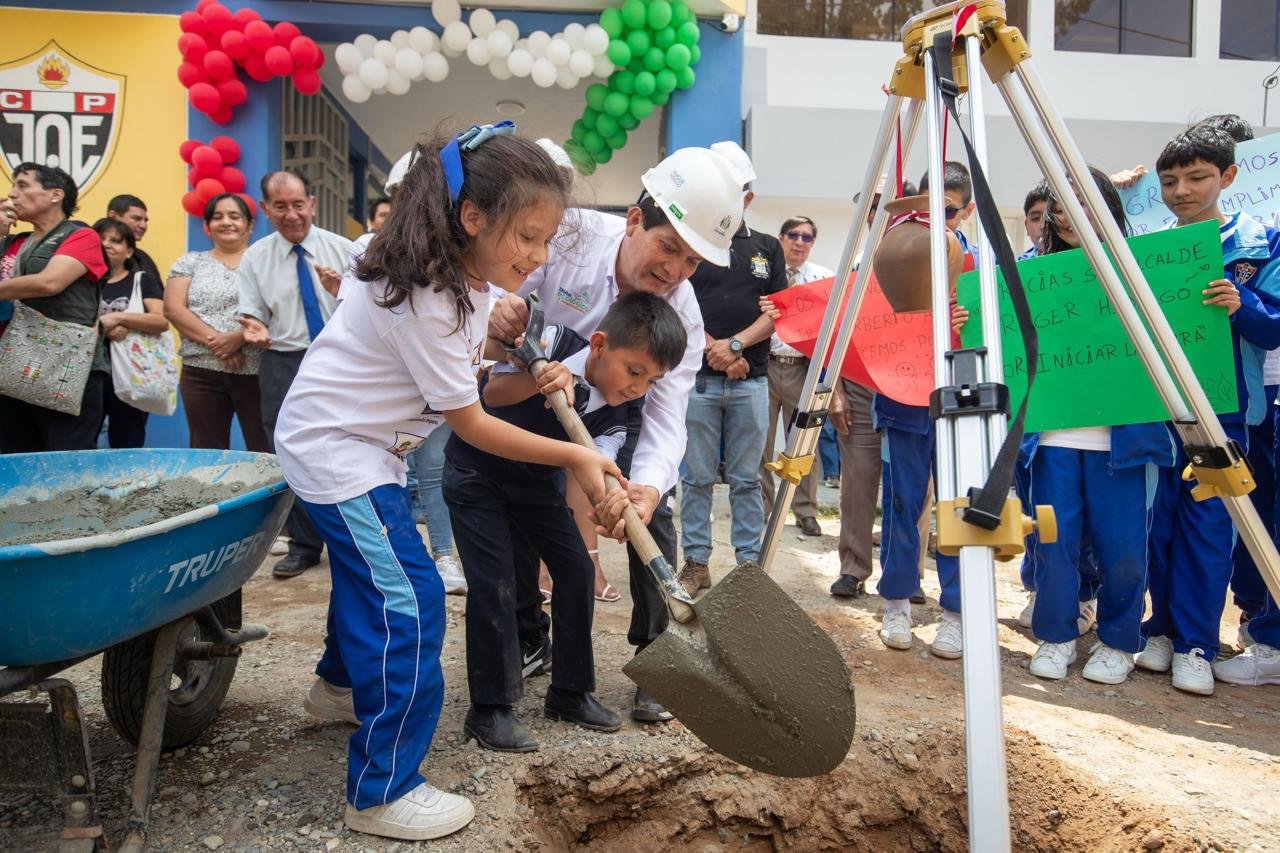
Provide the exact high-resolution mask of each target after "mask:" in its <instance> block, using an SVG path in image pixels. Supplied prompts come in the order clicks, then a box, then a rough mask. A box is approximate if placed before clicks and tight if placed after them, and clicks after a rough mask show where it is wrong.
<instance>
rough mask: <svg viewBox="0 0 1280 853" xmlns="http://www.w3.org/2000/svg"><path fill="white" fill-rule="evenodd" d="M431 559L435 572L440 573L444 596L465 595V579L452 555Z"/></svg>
mask: <svg viewBox="0 0 1280 853" xmlns="http://www.w3.org/2000/svg"><path fill="white" fill-rule="evenodd" d="M433 559H434V560H435V561H436V571H437V572H439V573H440V580H442V581H444V593H445V595H466V594H467V578H466V576H465V575H464V574H462V569H461V568H460V567H459V566H458V561H457V560H455V559H454V558H453V555H452V554H442V555H441V556H439V557H435V558H433Z"/></svg>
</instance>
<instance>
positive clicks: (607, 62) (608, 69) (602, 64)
mask: <svg viewBox="0 0 1280 853" xmlns="http://www.w3.org/2000/svg"><path fill="white" fill-rule="evenodd" d="M616 70H617V66H615V65H614V64H613V60H612V59H610V58H609V57H607V56H597V57H596V58H595V67H593V68H592V69H591V73H592V74H594V75H596V76H597V77H608V76H609V75H610V74H612V73H613V72H614V71H616Z"/></svg>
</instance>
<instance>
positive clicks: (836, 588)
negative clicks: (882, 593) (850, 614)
mask: <svg viewBox="0 0 1280 853" xmlns="http://www.w3.org/2000/svg"><path fill="white" fill-rule="evenodd" d="M831 594H832V595H835V596H839V597H840V598H861V597H862V596H864V595H866V594H867V588H866V586H865V585H864V583H863V582H862V581H860V580H858V579H857V578H855V577H854V576H853V575H841V576H840V577H838V578H836V580H835V583H833V584H831Z"/></svg>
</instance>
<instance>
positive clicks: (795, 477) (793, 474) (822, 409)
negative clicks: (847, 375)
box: [764, 383, 831, 486]
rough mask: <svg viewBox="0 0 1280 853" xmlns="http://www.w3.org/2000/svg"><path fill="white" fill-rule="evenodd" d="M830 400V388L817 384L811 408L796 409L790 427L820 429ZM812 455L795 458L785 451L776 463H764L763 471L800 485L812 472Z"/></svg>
mask: <svg viewBox="0 0 1280 853" xmlns="http://www.w3.org/2000/svg"><path fill="white" fill-rule="evenodd" d="M830 400H831V388H829V387H828V386H827V385H826V384H824V383H819V384H818V387H816V388H815V389H814V391H813V399H812V401H811V405H812V406H813V408H810V409H802V408H800V407H799V406H797V407H796V410H795V413H794V414H793V415H792V416H791V423H790V425H789V428H790V427H796V428H798V429H801V430H807V429H822V425H823V424H825V423H826V422H827V415H828V414H829V409H828V407H827V406H828V403H829V402H830ZM813 459H814V453H813V452H812V451H810V452H808V453H803V454H799V455H796V456H791V455H789V454H788V453H787V452H786V450H783V451H781V452H779V453H778V459H777V461H776V462H766V463H764V467H765V470H767V471H771V472H773V473H774V474H777V475H778V476H779V477H780V478H782V479H783V480H786V481H787V482H789V483H791V484H792V485H796V486H798V485H800V481H801V480H803V479H804V478H805V477H807V476H809V472H810V471H812V470H813Z"/></svg>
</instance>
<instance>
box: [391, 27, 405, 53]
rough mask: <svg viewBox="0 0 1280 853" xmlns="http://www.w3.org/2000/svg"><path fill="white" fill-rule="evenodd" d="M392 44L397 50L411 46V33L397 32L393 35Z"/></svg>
mask: <svg viewBox="0 0 1280 853" xmlns="http://www.w3.org/2000/svg"><path fill="white" fill-rule="evenodd" d="M391 43H392V44H393V45H395V47H396V50H400V49H401V48H403V47H408V46H409V31H408V30H396V31H395V32H394V33H392V34H391Z"/></svg>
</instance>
